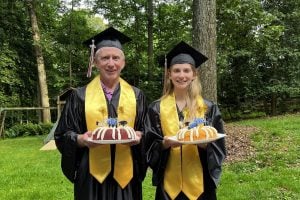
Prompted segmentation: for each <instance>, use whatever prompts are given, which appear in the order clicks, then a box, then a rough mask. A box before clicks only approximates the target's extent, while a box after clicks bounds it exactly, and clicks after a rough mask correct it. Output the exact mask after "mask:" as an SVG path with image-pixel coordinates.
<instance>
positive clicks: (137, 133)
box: [127, 131, 143, 146]
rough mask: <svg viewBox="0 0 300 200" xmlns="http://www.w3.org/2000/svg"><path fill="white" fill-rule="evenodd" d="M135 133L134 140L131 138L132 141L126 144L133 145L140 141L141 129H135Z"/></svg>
mask: <svg viewBox="0 0 300 200" xmlns="http://www.w3.org/2000/svg"><path fill="white" fill-rule="evenodd" d="M135 134H136V138H135V140H133V141H132V142H129V143H127V145H129V146H133V145H137V144H139V143H140V142H141V139H142V136H143V133H142V132H141V131H135Z"/></svg>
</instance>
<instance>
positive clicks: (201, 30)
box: [193, 0, 217, 102]
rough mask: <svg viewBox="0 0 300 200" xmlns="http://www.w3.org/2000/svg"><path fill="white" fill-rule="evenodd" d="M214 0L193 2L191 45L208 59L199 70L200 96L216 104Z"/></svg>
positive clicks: (195, 0)
mask: <svg viewBox="0 0 300 200" xmlns="http://www.w3.org/2000/svg"><path fill="white" fill-rule="evenodd" d="M216 37H217V33H216V0H211V1H208V0H193V44H194V47H195V48H196V49H198V50H200V52H201V53H203V54H204V55H206V56H207V57H208V60H207V61H206V62H205V63H204V64H202V66H201V67H200V70H199V72H200V73H199V74H200V80H201V85H202V95H203V96H204V98H206V99H210V100H212V101H215V102H217V68H216Z"/></svg>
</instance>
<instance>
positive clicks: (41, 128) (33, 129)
mask: <svg viewBox="0 0 300 200" xmlns="http://www.w3.org/2000/svg"><path fill="white" fill-rule="evenodd" d="M52 126H53V124H51V123H44V124H43V123H40V124H33V123H28V124H16V125H14V126H12V127H11V128H9V129H8V130H6V131H5V132H4V134H5V137H8V138H14V137H20V136H34V135H47V134H48V133H49V132H50V130H51V128H52Z"/></svg>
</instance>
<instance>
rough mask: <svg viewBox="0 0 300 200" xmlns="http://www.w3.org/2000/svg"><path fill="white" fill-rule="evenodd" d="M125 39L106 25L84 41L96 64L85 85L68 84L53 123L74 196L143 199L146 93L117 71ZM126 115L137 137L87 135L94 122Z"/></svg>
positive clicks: (92, 199) (122, 61)
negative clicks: (96, 139) (112, 139)
mask: <svg viewBox="0 0 300 200" xmlns="http://www.w3.org/2000/svg"><path fill="white" fill-rule="evenodd" d="M128 41H130V38H128V37H127V36H126V35H124V34H123V33H121V32H119V31H117V30H116V29H114V28H112V27H110V28H108V29H106V30H104V31H103V32H101V33H99V34H98V35H96V36H94V37H92V38H90V39H89V40H87V41H86V42H85V44H86V45H89V46H90V47H91V57H90V67H89V72H88V76H90V75H91V67H92V62H95V65H96V67H97V68H98V70H99V74H100V75H98V76H96V77H95V78H94V79H93V80H92V81H91V82H90V83H89V84H88V85H86V86H83V87H79V88H76V89H74V90H73V92H72V93H71V95H70V96H69V98H68V100H67V102H66V104H65V106H64V109H63V112H62V115H61V118H60V120H59V123H58V126H57V128H56V131H55V142H56V145H57V148H58V150H59V151H60V153H61V156H62V157H61V167H62V171H63V173H64V175H65V176H66V177H67V178H68V179H69V180H70V181H71V182H73V183H74V199H76V200H100V199H101V200H102V199H103V200H122V199H123V200H132V199H136V200H138V199H142V181H143V179H144V177H145V174H146V163H145V156H144V150H143V149H144V148H143V137H142V135H143V134H142V133H143V131H144V128H143V125H144V119H145V111H146V101H145V96H144V94H143V92H142V91H141V90H139V89H138V88H136V87H133V86H131V85H129V84H128V83H127V82H126V81H125V80H123V79H122V78H121V77H120V72H121V70H122V69H123V68H124V67H125V56H124V53H123V50H122V44H124V43H126V42H128ZM108 118H117V119H118V120H126V121H128V125H130V126H131V127H133V128H134V130H135V131H136V134H137V139H136V140H135V141H133V142H130V143H127V144H95V143H92V142H91V141H89V140H88V137H90V136H91V132H92V131H93V130H94V129H95V128H97V122H100V123H103V122H104V121H105V120H107V119H108Z"/></svg>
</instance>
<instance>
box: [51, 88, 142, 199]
mask: <svg viewBox="0 0 300 200" xmlns="http://www.w3.org/2000/svg"><path fill="white" fill-rule="evenodd" d="M99 84H100V83H99ZM132 88H133V89H134V93H135V96H136V100H137V103H136V105H137V109H136V111H137V112H136V120H135V125H134V129H135V130H138V131H142V132H144V127H143V125H144V119H145V116H146V111H147V108H146V98H145V96H144V94H143V92H142V91H141V90H139V89H138V88H135V87H132ZM85 91H86V86H84V87H81V88H77V89H74V90H73V92H72V94H71V95H70V97H69V98H68V100H67V102H66V105H65V106H64V109H63V112H62V115H61V117H60V120H59V123H58V126H57V128H56V130H55V134H54V136H55V142H56V145H57V148H58V150H59V151H60V153H61V156H62V157H61V167H62V171H63V173H64V175H65V176H66V177H67V178H68V179H69V180H70V181H71V182H73V183H74V199H76V200H100V199H103V200H132V199H136V200H139V199H142V181H143V179H144V177H145V175H146V168H147V167H146V161H145V153H144V148H143V145H144V142H143V141H144V138H143V137H142V139H141V143H140V144H138V145H133V146H132V147H131V153H132V158H133V179H132V180H131V181H130V183H129V184H128V185H127V186H126V187H125V188H124V189H122V188H121V187H120V186H119V185H118V183H117V182H116V181H115V180H114V178H113V166H114V159H113V158H114V154H115V145H111V157H112V159H111V160H112V165H111V166H112V171H111V172H110V174H109V175H108V177H107V178H106V179H105V181H104V182H103V183H102V184H100V183H99V182H98V181H97V180H96V179H95V178H94V177H93V176H92V175H91V174H90V173H89V149H88V148H87V147H84V148H79V147H78V146H77V135H78V134H83V133H85V132H86V131H87V127H86V119H85ZM119 97H120V86H118V87H117V88H116V90H115V92H114V94H113V97H112V99H111V101H110V102H108V100H107V106H108V112H109V117H117V116H116V115H117V113H116V110H117V109H116V108H117V106H118V103H119Z"/></svg>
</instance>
